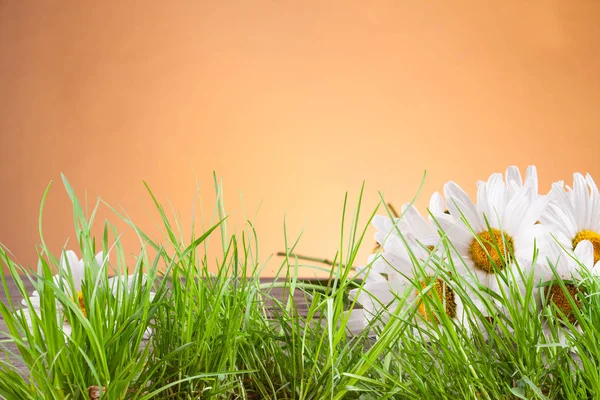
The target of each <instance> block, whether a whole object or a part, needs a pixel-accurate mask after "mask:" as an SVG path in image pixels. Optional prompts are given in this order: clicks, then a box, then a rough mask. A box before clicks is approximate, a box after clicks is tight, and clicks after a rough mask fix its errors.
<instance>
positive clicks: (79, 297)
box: [77, 291, 87, 317]
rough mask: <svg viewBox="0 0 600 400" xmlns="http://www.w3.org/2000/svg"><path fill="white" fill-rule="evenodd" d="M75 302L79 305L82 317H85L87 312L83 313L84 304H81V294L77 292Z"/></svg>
mask: <svg viewBox="0 0 600 400" xmlns="http://www.w3.org/2000/svg"><path fill="white" fill-rule="evenodd" d="M77 302H78V303H79V309H80V310H81V312H82V313H83V316H84V317H87V312H86V311H85V303H84V302H83V292H81V291H79V292H77Z"/></svg>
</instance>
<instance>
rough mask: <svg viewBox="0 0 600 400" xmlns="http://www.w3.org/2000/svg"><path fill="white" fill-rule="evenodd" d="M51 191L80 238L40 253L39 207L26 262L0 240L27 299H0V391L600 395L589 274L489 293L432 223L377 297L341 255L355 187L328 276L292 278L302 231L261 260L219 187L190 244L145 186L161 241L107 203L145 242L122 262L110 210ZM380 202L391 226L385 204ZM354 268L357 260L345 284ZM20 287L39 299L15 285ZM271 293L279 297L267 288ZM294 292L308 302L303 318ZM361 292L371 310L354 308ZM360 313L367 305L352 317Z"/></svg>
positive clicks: (348, 240)
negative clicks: (394, 283)
mask: <svg viewBox="0 0 600 400" xmlns="http://www.w3.org/2000/svg"><path fill="white" fill-rule="evenodd" d="M64 184H65V187H66V189H67V192H68V193H69V195H70V198H71V200H72V203H73V211H74V222H75V237H76V239H77V243H74V242H71V243H69V247H70V248H72V249H74V250H75V253H77V254H79V255H80V257H81V261H80V264H78V263H77V260H76V258H73V257H72V256H69V254H68V253H67V252H66V251H63V253H62V254H60V255H53V254H52V253H51V252H50V251H49V250H48V248H47V247H46V245H45V242H44V240H43V235H42V223H41V221H42V213H41V212H40V235H41V244H40V247H39V263H38V266H37V270H36V271H31V270H29V269H27V268H24V267H22V266H19V265H17V264H16V263H15V262H14V261H12V260H11V257H10V253H9V252H8V251H7V250H6V249H4V248H0V259H1V260H2V264H3V267H4V268H3V269H4V270H5V271H4V272H2V275H1V278H2V282H3V285H4V288H5V291H7V282H8V280H11V279H12V280H14V281H15V282H16V284H17V287H18V288H19V295H20V298H23V299H25V300H24V302H23V303H20V302H18V301H16V302H14V303H15V305H11V304H2V305H0V307H1V308H0V312H1V314H2V318H3V319H4V321H5V323H6V332H2V336H4V337H5V339H2V342H0V348H1V349H2V352H3V353H4V357H3V359H2V360H0V395H1V396H3V397H4V398H6V399H9V400H13V399H15V400H16V399H88V398H96V396H100V398H104V399H111V400H112V399H197V398H202V399H315V400H318V399H361V400H375V399H445V398H454V399H516V398H521V399H531V398H540V399H591V398H597V397H598V396H600V365H599V360H600V358H599V356H600V322H599V321H600V315H599V314H600V299H599V297H598V295H597V294H598V293H599V292H600V282H599V280H598V278H597V277H595V276H592V274H589V273H585V272H584V273H582V275H583V276H582V279H581V281H580V282H577V288H576V291H573V289H572V286H571V283H570V282H568V281H563V280H560V279H557V280H556V283H555V284H554V285H555V287H551V286H549V285H548V286H546V287H542V288H539V287H538V286H537V282H536V281H535V280H534V278H533V275H532V274H528V273H527V272H526V271H524V269H520V268H517V269H516V271H517V272H516V273H515V272H514V271H513V272H511V273H506V274H504V275H502V280H503V285H502V286H501V290H499V291H490V289H489V288H488V287H486V286H484V285H481V284H478V283H477V282H474V281H473V280H472V279H468V277H466V276H465V275H464V274H463V273H461V266H460V265H455V264H454V263H453V262H452V261H451V260H448V259H447V258H445V257H444V256H443V254H445V252H449V251H451V250H452V248H453V246H454V244H453V243H452V242H451V241H450V240H448V238H447V237H446V236H445V235H444V233H443V230H441V229H440V233H441V237H442V239H443V240H441V241H440V243H439V244H438V248H439V250H441V251H440V252H434V251H432V252H431V253H428V254H430V255H429V256H427V257H426V258H425V259H423V258H419V257H417V256H416V255H415V254H413V253H412V250H411V249H410V248H409V250H410V251H409V253H410V254H413V255H412V256H411V257H412V260H413V267H414V271H413V272H412V275H411V276H410V277H408V278H409V279H408V280H409V282H410V284H409V285H408V286H406V291H405V293H394V294H392V297H391V298H389V299H387V300H384V299H382V298H381V297H378V296H376V293H371V294H369V288H370V286H369V284H368V282H371V280H372V277H371V278H370V277H369V276H370V274H373V275H372V276H374V274H375V272H373V271H371V268H370V267H371V265H372V264H373V263H374V262H375V260H376V259H377V257H375V258H373V259H371V260H370V261H369V262H368V263H367V262H366V260H358V259H357V258H356V257H357V253H358V249H359V248H360V246H361V245H366V246H372V241H371V239H370V238H369V239H365V234H366V230H367V226H368V225H367V226H359V224H358V221H359V216H360V215H361V202H362V191H361V194H360V196H359V197H358V201H357V204H356V206H355V210H354V211H353V212H350V211H349V206H348V204H347V198H346V200H344V203H343V207H342V208H341V223H340V237H339V242H340V250H339V252H338V253H337V254H336V255H335V257H333V258H332V263H331V264H332V265H333V266H331V268H330V277H329V279H327V280H326V281H325V282H322V283H316V282H306V281H302V280H301V279H300V277H299V276H298V273H297V271H298V267H299V266H300V263H301V262H302V260H301V258H299V257H297V256H296V255H295V248H296V246H297V243H298V240H299V238H294V239H293V240H289V238H288V237H287V235H284V237H283V238H282V246H285V249H286V251H285V254H286V256H285V257H282V258H279V259H270V258H266V259H262V260H261V259H259V244H258V243H259V242H258V237H257V235H256V232H255V231H254V228H253V226H252V224H251V223H250V222H248V224H247V225H246V227H245V229H243V230H241V231H240V232H239V233H235V234H229V233H228V229H227V213H226V210H225V209H224V202H223V199H222V187H221V185H220V184H219V183H218V182H217V181H216V179H215V191H216V197H217V206H216V209H215V210H214V221H213V224H212V225H210V227H209V228H207V229H206V230H205V231H203V232H201V233H200V234H199V235H198V236H191V237H188V238H184V237H183V234H182V232H181V230H180V228H179V227H180V226H181V221H179V220H178V219H177V217H176V216H171V217H170V216H168V215H167V213H166V211H165V209H164V208H163V206H162V205H161V204H160V202H159V200H158V199H157V198H156V197H155V196H154V194H153V193H152V192H151V191H150V189H148V190H149V193H150V196H151V198H152V200H153V201H154V203H155V205H156V209H157V212H158V215H159V217H160V219H161V221H162V227H163V228H164V232H165V237H164V238H162V239H159V240H157V239H153V238H150V237H149V236H148V235H146V234H145V233H144V232H142V231H141V230H140V229H139V228H137V226H136V225H135V223H134V222H132V221H130V220H129V219H128V218H127V217H126V216H125V215H122V214H120V213H119V212H118V211H117V210H114V209H113V211H114V213H115V218H121V219H123V220H125V221H126V222H127V223H128V224H129V226H130V227H131V229H133V230H135V232H136V233H137V235H138V236H139V238H140V242H141V245H142V246H141V248H142V250H141V252H140V253H139V254H138V255H137V257H136V261H135V264H134V265H131V264H127V262H126V260H127V259H128V258H127V257H126V254H129V253H130V250H125V249H123V247H122V246H121V243H120V242H119V232H117V231H116V229H115V228H114V227H113V226H112V225H111V224H110V223H109V222H108V221H106V222H104V225H103V226H104V229H103V235H102V237H101V238H94V237H92V234H91V232H92V225H93V224H94V222H95V215H96V210H97V209H98V207H105V206H107V205H105V204H104V203H101V202H98V203H97V204H96V207H95V208H94V209H93V210H92V212H91V213H90V214H88V215H86V214H85V213H84V211H83V208H82V206H81V204H80V203H79V201H78V199H77V197H76V196H75V193H74V191H73V189H72V188H71V186H70V185H69V183H68V182H67V181H66V179H64ZM44 199H45V195H44ZM43 203H44V201H42V207H41V209H42V210H43ZM382 205H383V206H382V207H380V208H381V209H382V210H383V212H384V213H385V214H387V215H388V216H390V220H393V218H392V217H393V215H392V211H393V210H390V209H388V208H387V207H386V206H385V202H384V201H383V199H382ZM376 211H377V210H374V211H373V212H372V214H369V223H370V220H371V219H372V218H373V216H374V215H375V212H376ZM204 222H206V221H204ZM203 226H204V224H203ZM196 230H197V229H196V228H195V227H193V229H192V231H196ZM490 232H491V230H490ZM398 236H399V237H400V238H402V237H403V236H402V233H401V232H399V234H398ZM209 240H218V241H220V248H221V252H220V253H219V254H211V253H210V251H209V246H208V243H207V242H208V241H209ZM505 244H506V243H505ZM436 250H438V249H437V248H436ZM100 252H102V255H101V256H99V257H97V256H96V255H97V254H98V253H100ZM417 252H418V251H417V250H415V253H417ZM381 253H382V250H380V251H379V253H378V254H379V255H381ZM504 255H505V256H507V257H508V256H510V254H504ZM495 261H496V262H498V260H497V259H495ZM267 262H270V263H280V267H279V273H278V278H279V279H277V280H274V281H273V282H261V280H260V279H259V277H260V274H261V271H262V270H263V268H264V267H265V265H266V263H267ZM500 262H502V260H500ZM75 264H77V265H75ZM365 264H366V265H365ZM353 265H363V266H365V267H364V268H362V269H361V270H360V271H359V274H357V275H356V276H355V273H356V271H355V270H354V268H353V267H352V266H353ZM6 271H8V272H6ZM209 271H216V272H214V273H211V272H209ZM113 275H114V276H117V277H120V278H117V279H111V277H112V276H113ZM24 281H30V282H31V283H32V284H33V286H34V288H35V290H36V291H37V295H32V293H28V292H27V290H26V289H25V286H24V284H23V282H24ZM439 282H442V283H443V285H442V286H440V285H439ZM276 287H277V288H281V289H283V293H284V296H283V297H279V296H274V295H273V289H274V288H276ZM573 287H574V286H573ZM440 288H442V289H443V290H442V289H440ZM440 290H441V291H440ZM446 291H451V292H452V295H453V296H454V297H452V302H455V301H456V302H460V305H461V307H462V309H464V316H465V317H464V318H462V319H460V320H458V319H457V318H453V317H452V315H449V310H450V309H449V302H450V300H449V297H448V296H446ZM349 293H350V294H351V295H350V296H349ZM538 293H542V297H541V300H540V298H539V296H538ZM544 293H545V296H544V295H543V294H544ZM557 293H560V294H562V295H569V294H570V296H565V299H566V302H567V304H568V305H570V306H571V307H570V310H571V311H569V313H566V312H565V310H567V308H565V307H562V308H561V307H558V306H557V304H558V303H557V302H556V301H555V299H556V298H557V297H556V296H557ZM7 294H8V292H7ZM365 296H366V297H365ZM553 296H554V297H553ZM298 298H301V299H302V303H303V304H306V307H307V310H306V309H305V310H303V311H302V312H300V309H299V308H300V306H301V304H299V303H297V300H296V299H298ZM359 299H360V300H361V301H360V302H359ZM364 299H369V300H368V301H370V302H374V303H378V304H374V305H373V307H367V306H365V302H366V300H364ZM553 299H554V300H553ZM9 300H10V299H9ZM369 304H370V303H369ZM452 304H454V303H452ZM361 306H365V308H364V309H361ZM452 307H454V305H452ZM367 309H369V310H367ZM367 311H370V312H371V315H370V316H369V317H368V318H366V319H362V318H361V316H362V315H366V314H367ZM450 314H452V313H450ZM567 314H568V315H567ZM357 316H358V317H357ZM357 318H358V319H357ZM357 321H358V322H357ZM361 323H363V324H364V326H363V325H361ZM15 349H16V350H15ZM17 361H18V363H21V364H24V365H25V367H26V370H25V372H24V373H20V372H19V371H18V370H17V369H16V367H15V365H16V363H17Z"/></svg>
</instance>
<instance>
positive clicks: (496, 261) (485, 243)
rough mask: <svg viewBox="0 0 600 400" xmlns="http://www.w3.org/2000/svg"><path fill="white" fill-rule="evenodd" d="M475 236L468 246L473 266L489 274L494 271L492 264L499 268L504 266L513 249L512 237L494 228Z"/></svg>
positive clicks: (507, 262) (508, 261) (508, 260)
mask: <svg viewBox="0 0 600 400" xmlns="http://www.w3.org/2000/svg"><path fill="white" fill-rule="evenodd" d="M477 238H479V240H477ZM477 238H474V239H473V242H472V243H471V246H469V252H470V254H471V259H472V260H473V263H474V264H475V267H476V268H478V269H480V270H482V271H485V272H487V273H490V274H493V273H494V272H495V270H494V266H495V267H496V268H498V269H500V270H503V269H504V268H506V266H507V265H508V264H509V263H510V255H511V253H512V252H513V251H514V241H513V238H512V237H510V236H508V235H507V234H506V233H503V232H502V231H500V230H498V229H494V228H492V229H491V230H490V231H483V232H481V233H480V234H478V235H477Z"/></svg>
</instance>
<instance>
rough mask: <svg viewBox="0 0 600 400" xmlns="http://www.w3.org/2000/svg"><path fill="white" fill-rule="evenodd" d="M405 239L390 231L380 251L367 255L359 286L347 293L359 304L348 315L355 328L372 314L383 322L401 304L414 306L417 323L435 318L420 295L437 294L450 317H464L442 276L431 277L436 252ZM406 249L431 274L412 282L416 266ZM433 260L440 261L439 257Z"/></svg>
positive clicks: (365, 323)
mask: <svg viewBox="0 0 600 400" xmlns="http://www.w3.org/2000/svg"><path fill="white" fill-rule="evenodd" d="M405 240H406V242H403V240H402V238H400V237H399V236H397V235H390V237H388V238H387V240H386V242H385V246H386V247H385V249H384V251H383V253H382V254H380V255H373V256H371V259H370V260H371V263H370V268H367V269H365V270H363V271H361V272H360V274H363V275H366V274H367V273H368V275H366V278H365V282H364V284H363V286H362V288H361V289H353V290H351V291H350V293H349V297H350V298H351V299H356V300H357V302H358V303H360V304H361V305H362V306H363V310H355V312H353V314H352V317H351V320H352V322H353V324H354V326H355V327H358V328H359V330H360V329H364V327H366V326H368V325H369V323H371V322H372V321H373V320H374V319H375V318H379V319H378V320H377V322H382V323H386V322H387V321H388V320H389V319H390V318H391V315H392V314H394V313H396V312H397V310H398V307H399V306H401V305H403V306H405V307H408V306H414V307H417V310H416V311H417V315H418V317H419V319H418V322H419V323H424V322H430V323H431V322H435V320H436V319H437V317H436V316H435V315H433V314H432V312H431V311H429V310H428V309H427V307H426V306H425V303H424V302H423V301H422V300H420V298H421V296H434V295H435V296H437V297H438V299H439V300H440V301H442V303H443V305H444V307H445V311H446V314H447V315H448V316H449V317H450V318H452V319H455V320H457V321H459V322H462V321H463V320H464V307H463V304H462V301H461V299H460V298H459V296H457V295H456V293H455V292H454V290H453V289H452V288H451V286H450V285H449V284H448V283H446V282H445V281H444V280H443V279H441V278H439V277H435V281H433V279H434V276H435V269H436V268H435V267H434V266H433V259H434V258H436V256H435V255H432V254H431V253H430V252H429V251H428V250H427V249H426V248H423V247H421V246H420V245H419V244H418V243H417V242H416V240H415V239H414V238H413V237H411V236H407V237H406V238H405ZM409 249H410V252H412V253H413V256H414V258H415V259H416V260H417V262H420V263H422V265H421V267H422V268H423V269H424V271H425V273H426V275H428V276H430V277H431V278H427V277H424V279H423V280H421V281H420V282H415V280H416V279H415V272H416V269H415V267H414V265H413V258H412V257H411V255H410V252H409ZM437 260H438V261H440V259H439V258H437ZM423 289H427V290H426V291H423Z"/></svg>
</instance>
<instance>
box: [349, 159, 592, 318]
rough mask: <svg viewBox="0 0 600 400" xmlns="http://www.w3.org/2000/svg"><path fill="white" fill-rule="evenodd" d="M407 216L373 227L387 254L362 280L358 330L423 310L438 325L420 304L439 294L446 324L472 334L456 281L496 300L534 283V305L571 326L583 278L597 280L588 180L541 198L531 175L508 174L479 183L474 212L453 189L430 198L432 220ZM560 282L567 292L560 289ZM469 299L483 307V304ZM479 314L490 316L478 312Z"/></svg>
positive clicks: (559, 186)
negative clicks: (545, 306) (551, 309)
mask: <svg viewBox="0 0 600 400" xmlns="http://www.w3.org/2000/svg"><path fill="white" fill-rule="evenodd" d="M401 214H402V215H401V216H400V217H399V218H392V217H388V216H376V217H375V218H374V219H373V224H374V225H375V227H376V228H377V233H376V234H375V239H376V240H377V242H378V243H379V245H380V246H381V249H380V250H379V251H378V252H377V253H376V254H374V255H372V256H371V258H370V260H369V264H368V266H367V267H366V268H364V269H362V270H361V271H360V274H361V275H362V277H363V278H364V281H365V282H364V285H363V287H362V288H361V289H355V290H352V291H351V292H350V297H351V298H353V299H356V300H357V302H358V303H360V304H361V305H362V310H356V311H355V312H353V320H354V322H358V326H359V329H361V328H364V327H366V326H367V325H368V324H369V321H371V320H372V319H373V318H374V316H375V315H378V316H379V317H380V318H382V319H383V320H384V321H385V320H386V319H387V318H389V317H390V315H391V313H392V312H394V311H395V310H396V309H397V308H398V307H417V311H416V313H415V315H418V316H420V317H421V318H420V321H429V322H431V321H434V322H435V321H436V317H435V316H434V315H432V313H431V312H430V311H428V309H427V308H426V307H425V306H424V304H423V303H424V302H423V300H422V297H423V296H425V295H426V294H425V293H430V294H434V293H435V294H436V295H437V296H438V298H439V300H440V301H442V303H443V305H444V307H445V311H446V314H447V315H448V316H449V317H451V318H452V319H454V320H455V321H456V322H457V323H459V324H462V325H463V326H466V325H467V324H465V322H466V321H465V318H466V317H465V310H464V308H465V307H464V305H463V301H462V300H461V296H458V295H457V294H456V290H455V289H456V288H455V286H453V285H455V281H463V282H472V283H473V285H469V287H471V288H473V287H475V288H483V289H484V291H483V292H486V291H487V293H488V294H489V293H493V292H496V293H506V283H507V280H510V279H512V282H516V283H517V287H518V286H519V285H521V286H522V288H524V287H525V285H524V282H525V281H527V280H528V279H529V280H530V282H531V281H533V282H534V283H535V286H534V288H535V291H536V292H535V296H536V298H537V299H540V298H541V296H542V295H545V296H546V299H549V300H550V301H551V302H553V303H554V304H555V306H556V307H558V309H560V310H561V311H562V312H563V313H564V315H566V316H567V318H569V319H570V320H574V316H573V310H572V308H571V305H572V304H573V302H574V301H575V302H577V301H578V300H577V298H578V297H577V296H576V294H577V293H578V284H579V283H580V282H581V280H582V274H581V271H582V270H583V269H586V270H587V272H586V274H584V276H587V274H591V275H600V196H599V193H598V187H597V186H596V184H595V183H594V181H593V180H592V178H591V176H589V175H587V176H583V175H582V174H580V173H576V174H574V183H573V187H572V188H571V187H569V186H565V184H564V182H562V181H561V182H556V183H554V184H553V185H552V189H551V190H550V192H549V193H547V194H545V195H542V194H540V193H539V190H538V178H537V171H536V168H535V167H534V166H531V167H529V168H528V169H527V173H526V176H525V179H524V180H523V179H522V176H521V174H520V172H519V169H518V168H517V167H514V166H511V167H509V168H508V169H507V170H506V173H505V174H504V175H503V174H501V173H495V174H492V175H491V176H490V177H489V179H488V180H487V181H480V182H478V184H477V201H476V202H473V201H472V200H471V199H470V198H469V196H468V195H467V193H466V192H465V191H464V190H463V189H461V188H460V187H459V186H458V185H457V184H456V183H455V182H452V181H451V182H448V183H446V184H445V185H444V195H443V196H442V195H441V194H439V193H435V194H434V195H433V196H432V197H431V201H430V204H429V208H428V215H427V216H426V217H424V216H422V215H421V214H420V213H419V212H418V211H417V209H416V208H415V207H414V206H413V205H405V206H404V207H403V209H402V213H401ZM417 265H418V266H419V269H420V272H418V273H417V272H416V270H417V268H416V266H417ZM455 275H460V276H461V279H456V276H455ZM427 276H429V277H430V278H429V279H427ZM424 277H425V278H424ZM507 277H508V278H510V279H507ZM559 279H560V280H563V284H562V285H554V284H553V283H556V281H557V280H559ZM563 286H564V288H566V290H565V289H563V288H562V287H563ZM453 288H454V289H453ZM422 289H423V290H422ZM426 289H427V290H426ZM523 290H524V289H523ZM566 292H569V293H571V295H572V297H571V299H569V298H567V295H566ZM462 293H463V294H464V293H466V294H467V295H468V294H469V289H468V288H463V290H462ZM469 298H470V299H471V300H472V302H473V304H475V305H478V304H479V305H481V300H480V299H481V294H478V295H473V296H469ZM481 312H482V313H483V315H487V314H486V312H489V309H486V308H485V307H483V306H482V305H481Z"/></svg>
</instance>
